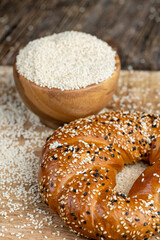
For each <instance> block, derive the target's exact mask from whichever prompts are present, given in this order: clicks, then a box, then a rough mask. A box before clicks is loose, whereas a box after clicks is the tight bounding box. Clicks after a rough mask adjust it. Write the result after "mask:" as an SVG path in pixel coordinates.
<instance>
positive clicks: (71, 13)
mask: <svg viewBox="0 0 160 240" xmlns="http://www.w3.org/2000/svg"><path fill="white" fill-rule="evenodd" d="M66 30H76V31H83V32H87V33H91V34H93V35H96V36H97V37H98V38H101V39H103V40H104V41H107V42H108V43H109V44H111V45H112V46H113V47H114V48H116V50H117V51H118V53H119V55H120V58H121V63H122V68H123V69H129V70H132V69H143V70H160V0H48V1H47V0H23V1H21V0H0V65H12V64H13V62H14V59H15V56H16V54H17V53H18V50H19V49H20V48H23V47H24V46H25V45H26V44H27V43H28V42H29V41H31V40H33V39H36V38H39V37H43V36H46V35H50V34H53V33H58V32H62V31H66Z"/></svg>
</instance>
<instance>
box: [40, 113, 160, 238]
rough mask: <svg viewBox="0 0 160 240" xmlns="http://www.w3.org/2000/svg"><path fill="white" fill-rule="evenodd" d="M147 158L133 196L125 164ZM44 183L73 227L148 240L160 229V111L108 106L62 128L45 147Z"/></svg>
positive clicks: (106, 235)
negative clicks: (123, 186)
mask: <svg viewBox="0 0 160 240" xmlns="http://www.w3.org/2000/svg"><path fill="white" fill-rule="evenodd" d="M140 160H143V161H146V162H148V164H149V165H148V167H147V168H146V169H145V170H144V172H143V173H142V174H141V175H140V176H139V178H138V179H137V180H136V181H135V183H134V184H133V186H132V188H131V189H130V192H129V194H128V196H126V195H124V194H123V193H120V192H117V191H116V189H115V186H116V174H117V173H118V172H120V171H121V170H122V169H123V166H124V164H133V163H135V162H137V161H140ZM39 186H40V191H41V193H42V196H43V198H44V200H45V202H46V203H47V204H48V205H49V207H50V208H51V209H52V210H53V211H54V212H55V213H57V214H58V215H59V216H60V217H61V218H62V219H63V221H64V222H65V223H66V224H67V225H69V227H70V228H71V229H72V230H73V231H74V232H77V233H79V234H81V235H83V236H85V237H88V238H92V239H106V240H107V239H114V240H115V239H118V240H121V239H135V240H142V239H144V240H147V239H149V238H150V237H151V236H154V235H155V234H157V233H158V232H159V231H160V203H159V197H160V195H159V192H160V117H159V116H157V115H151V114H145V113H138V112H136V113H127V112H108V113H104V114H101V115H97V116H91V117H88V118H85V119H80V120H76V121H73V122H71V123H69V124H65V125H64V126H63V127H60V128H58V129H57V130H56V131H55V132H54V133H53V134H52V135H51V136H50V137H49V138H48V139H47V142H46V144H45V146H44V149H43V151H42V155H41V159H40V170H39Z"/></svg>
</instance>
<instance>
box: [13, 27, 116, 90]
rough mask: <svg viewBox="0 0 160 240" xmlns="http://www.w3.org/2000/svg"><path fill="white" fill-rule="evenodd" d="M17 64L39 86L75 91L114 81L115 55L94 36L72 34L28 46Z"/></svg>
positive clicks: (31, 43)
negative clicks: (110, 78) (109, 79)
mask: <svg viewBox="0 0 160 240" xmlns="http://www.w3.org/2000/svg"><path fill="white" fill-rule="evenodd" d="M16 61H17V62H16V65H17V70H18V72H19V73H20V74H21V75H23V76H24V77H26V78H27V79H28V80H30V81H32V82H34V83H36V84H37V85H40V86H43V87H48V88H58V89H61V90H73V89H79V88H85V87H86V86H88V85H91V84H94V83H96V84H97V83H99V82H102V81H104V80H106V79H107V78H109V77H111V75H112V74H113V72H114V70H115V51H113V50H112V48H111V47H110V46H109V45H108V44H107V43H106V42H104V41H102V40H100V39H98V38H96V37H95V36H92V35H90V34H87V33H82V32H75V31H71V32H63V33H59V34H53V35H51V36H47V37H44V38H40V39H37V40H34V41H32V42H29V43H28V44H27V46H26V47H24V48H23V49H22V50H20V52H19V55H18V56H17V59H16Z"/></svg>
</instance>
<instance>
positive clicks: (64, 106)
mask: <svg viewBox="0 0 160 240" xmlns="http://www.w3.org/2000/svg"><path fill="white" fill-rule="evenodd" d="M13 72H14V80H15V84H16V87H17V90H18V92H19V94H20V96H21V98H22V100H23V101H24V103H25V104H26V106H27V107H28V108H29V109H30V110H31V111H32V112H34V113H35V114H37V115H38V116H39V117H40V120H41V121H42V122H43V123H45V124H46V125H47V126H49V127H52V128H55V127H56V126H59V125H61V124H62V123H64V122H70V121H72V120H74V119H77V118H81V117H86V116H88V115H92V114H95V113H98V112H99V111H100V110H102V109H103V108H104V107H105V106H106V105H107V103H108V101H109V100H110V98H111V97H112V95H113V93H114V91H115V89H116V86H117V81H118V77H119V73H120V60H119V57H118V55H117V54H116V70H115V72H114V73H113V74H112V76H111V77H110V78H108V79H106V80H105V81H103V82H100V83H99V84H92V85H89V86H87V87H86V88H81V89H78V90H65V91H61V90H60V89H57V88H47V87H40V86H39V85H36V84H35V83H33V82H31V81H29V80H28V79H26V78H25V77H23V76H22V75H20V74H19V73H18V72H17V68H16V61H15V62H14V66H13ZM77 77H78V76H77Z"/></svg>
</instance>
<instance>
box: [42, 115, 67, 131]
mask: <svg viewBox="0 0 160 240" xmlns="http://www.w3.org/2000/svg"><path fill="white" fill-rule="evenodd" d="M40 121H41V122H42V123H43V124H44V125H46V126H47V127H49V128H53V129H57V128H58V127H60V126H63V124H64V123H63V122H60V121H58V120H56V119H53V120H52V121H48V120H47V119H44V118H41V117H40Z"/></svg>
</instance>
